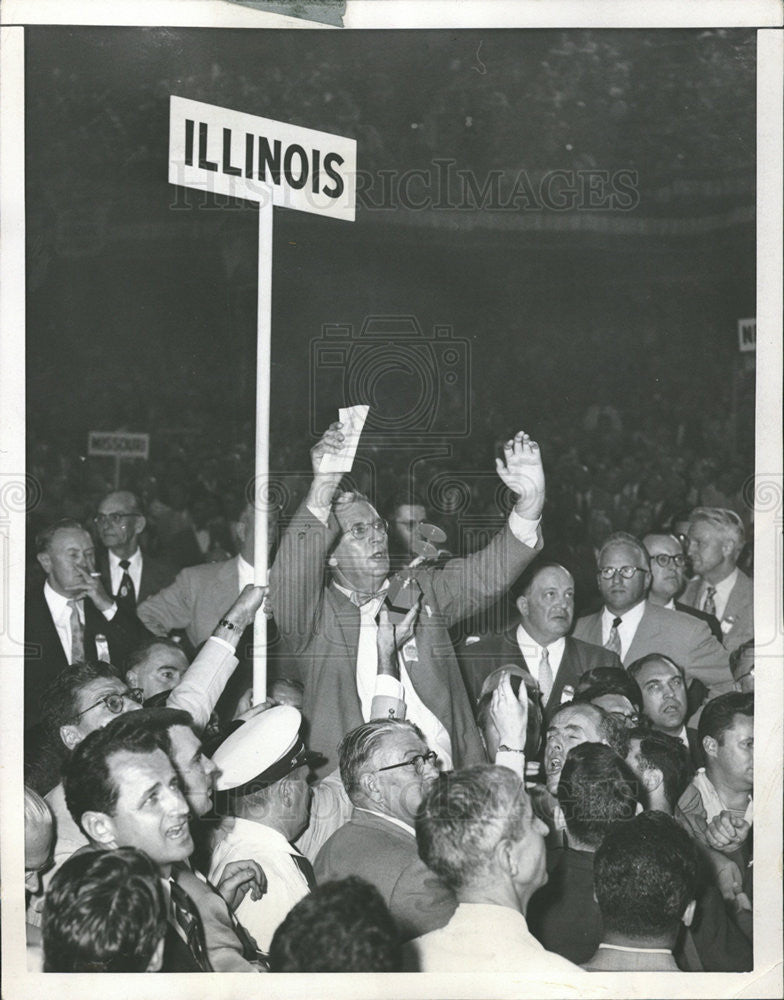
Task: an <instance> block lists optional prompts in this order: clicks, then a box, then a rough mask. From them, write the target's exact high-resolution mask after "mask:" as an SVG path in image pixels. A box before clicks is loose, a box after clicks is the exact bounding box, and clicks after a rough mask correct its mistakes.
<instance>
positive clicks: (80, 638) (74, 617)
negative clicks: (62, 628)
mask: <svg viewBox="0 0 784 1000" xmlns="http://www.w3.org/2000/svg"><path fill="white" fill-rule="evenodd" d="M68 607H69V608H70V609H71V661H70V662H71V663H80V662H81V661H82V660H83V659H84V626H83V625H82V620H81V618H80V617H79V601H77V600H70V601H69V602H68Z"/></svg>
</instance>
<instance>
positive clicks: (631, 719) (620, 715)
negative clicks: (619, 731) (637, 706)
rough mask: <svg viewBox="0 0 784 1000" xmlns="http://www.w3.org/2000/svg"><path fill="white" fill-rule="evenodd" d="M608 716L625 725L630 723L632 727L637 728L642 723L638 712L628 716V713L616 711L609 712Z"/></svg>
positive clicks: (630, 713)
mask: <svg viewBox="0 0 784 1000" xmlns="http://www.w3.org/2000/svg"><path fill="white" fill-rule="evenodd" d="M607 714H608V715H612V716H613V718H615V719H618V721H619V722H623V723H624V725H626V724H627V723H630V724H631V725H632V726H636V725H637V723H638V722H639V721H640V717H639V715H637V713H636V712H629V713H628V714H627V713H626V712H621V711H619V710H616V711H615V712H608V713H607Z"/></svg>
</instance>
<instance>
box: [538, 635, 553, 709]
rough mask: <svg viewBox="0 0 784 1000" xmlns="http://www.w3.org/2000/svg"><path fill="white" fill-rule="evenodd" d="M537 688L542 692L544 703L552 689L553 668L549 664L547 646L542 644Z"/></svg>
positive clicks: (544, 703)
mask: <svg viewBox="0 0 784 1000" xmlns="http://www.w3.org/2000/svg"><path fill="white" fill-rule="evenodd" d="M539 690H540V691H541V692H542V704H543V705H546V704H547V699H548V698H549V697H550V692H551V691H552V690H553V668H552V667H551V666H550V654H549V653H548V652H547V646H542V656H541V658H540V660H539Z"/></svg>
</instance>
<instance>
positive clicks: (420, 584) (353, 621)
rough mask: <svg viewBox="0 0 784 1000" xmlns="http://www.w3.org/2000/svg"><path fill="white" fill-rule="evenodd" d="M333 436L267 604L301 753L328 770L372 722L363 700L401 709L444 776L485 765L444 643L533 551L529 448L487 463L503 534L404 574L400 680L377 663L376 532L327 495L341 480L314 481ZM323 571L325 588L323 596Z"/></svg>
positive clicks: (532, 457)
mask: <svg viewBox="0 0 784 1000" xmlns="http://www.w3.org/2000/svg"><path fill="white" fill-rule="evenodd" d="M340 427H341V425H340V424H339V423H335V424H333V425H332V426H331V427H330V429H329V430H328V431H327V432H326V433H325V434H324V436H323V437H322V438H321V440H320V441H319V442H318V443H317V444H316V445H315V446H314V448H313V449H312V450H311V460H312V465H313V473H314V476H313V482H312V484H311V488H310V491H309V493H308V495H307V497H306V499H305V502H304V503H303V504H302V506H301V507H300V509H299V510H298V511H297V513H296V514H295V515H294V518H293V519H292V521H291V523H290V525H289V527H288V530H287V531H286V533H285V535H284V537H283V539H282V541H281V545H280V549H279V551H278V556H277V559H276V560H275V565H274V566H273V567H272V573H271V577H270V599H271V603H272V608H273V613H274V615H275V620H276V621H277V623H278V628H279V630H280V635H281V638H282V641H283V648H284V652H286V653H289V654H291V655H292V657H293V658H295V663H296V665H297V666H298V668H299V670H300V672H301V680H302V681H303V683H304V685H305V692H304V700H303V713H302V714H303V715H304V716H305V718H306V719H308V721H309V722H310V744H311V746H312V747H313V749H314V750H317V751H318V752H319V753H322V754H323V755H324V757H325V758H326V762H327V764H326V770H327V771H328V770H329V769H331V767H332V766H334V760H335V756H336V748H337V746H338V743H339V742H340V739H341V737H342V736H343V735H344V734H345V733H347V732H349V731H350V730H352V729H354V728H356V726H358V725H359V724H360V723H361V722H363V721H367V720H368V719H370V717H371V714H370V712H371V705H372V701H373V698H374V696H377V695H392V696H394V697H397V698H398V699H400V700H402V701H405V703H406V707H407V718H408V719H410V720H411V721H413V722H415V723H416V724H417V725H418V726H419V728H420V729H421V730H422V731H423V732H424V733H425V736H426V738H427V740H428V743H429V745H430V746H431V747H432V748H433V749H434V750H437V751H438V753H439V755H440V756H441V758H442V759H443V760H444V761H445V766H447V767H451V766H452V765H453V764H454V765H455V766H463V765H466V764H470V763H474V762H480V761H484V760H486V756H485V752H484V749H483V747H482V743H481V739H480V736H479V732H478V730H477V727H476V722H475V721H474V717H473V712H472V709H471V704H470V702H469V699H468V696H467V694H466V691H465V687H464V685H463V683H462V680H461V677H460V671H459V668H458V665H457V658H456V656H455V653H454V649H453V647H452V644H451V642H450V640H449V634H448V629H449V627H450V626H452V625H453V624H455V623H456V622H458V621H460V620H461V619H463V618H465V617H467V616H468V615H470V614H473V613H474V612H476V611H478V610H480V609H482V608H484V607H486V606H487V605H488V604H489V603H490V602H491V601H493V600H495V599H497V598H498V597H499V596H500V595H501V594H502V593H503V592H504V591H505V590H506V589H507V588H508V587H509V585H510V583H511V582H512V580H514V579H515V578H516V577H517V576H519V575H520V573H522V571H523V570H524V569H525V567H526V566H527V565H528V564H529V563H530V562H531V561H532V559H533V558H534V556H535V555H536V552H537V551H538V550H539V548H540V547H541V539H540V536H539V530H538V523H539V516H540V513H541V508H542V503H543V501H544V473H543V471H542V465H541V458H540V454H539V447H538V445H536V444H535V442H532V441H531V440H530V439H529V438H528V436H527V435H526V434H524V433H523V432H522V431H521V432H519V433H518V434H517V435H516V436H515V437H514V438H513V439H511V440H509V441H508V442H507V443H506V444H505V446H504V461H503V462H502V461H501V460H500V459H497V460H496V468H497V471H498V474H499V476H500V477H501V479H502V480H503V481H504V482H505V483H506V485H507V486H508V487H509V488H510V490H512V492H514V493H515V495H516V496H517V502H516V504H515V507H514V509H513V510H512V512H511V513H510V515H509V519H508V522H507V524H506V525H505V526H504V528H503V529H502V530H501V531H500V532H499V533H498V534H497V535H495V537H494V538H492V539H491V540H490V542H489V544H488V545H487V546H486V547H485V548H484V549H481V550H480V551H478V552H474V553H473V554H472V555H470V556H467V557H466V558H464V559H450V560H448V561H447V562H446V563H444V564H443V565H439V566H427V565H425V566H418V567H416V568H413V569H409V570H406V571H405V572H406V577H405V579H407V580H409V581H410V583H409V585H408V588H407V589H408V592H409V593H412V592H413V593H414V594H417V593H420V592H421V597H420V598H418V599H414V602H413V603H414V606H415V607H416V606H417V604H418V606H419V609H420V610H419V615H418V619H417V621H416V623H415V625H414V633H413V636H412V637H411V638H410V639H409V640H408V641H406V642H405V643H403V646H402V648H401V649H400V650H399V662H398V663H397V664H396V666H397V667H398V668H399V669H398V673H399V679H398V678H393V677H391V676H389V675H388V674H386V673H385V672H384V671H383V670H382V669H381V665H380V664H379V662H378V656H377V647H376V632H377V629H378V622H377V616H378V613H379V611H380V609H381V606H382V604H384V602H385V599H386V595H387V590H388V589H389V588H390V586H391V584H392V583H393V582H394V583H399V582H401V581H400V578H396V579H395V580H394V581H389V580H388V575H389V552H388V542H387V526H386V522H385V521H384V520H383V519H382V518H380V517H379V516H378V513H377V512H376V510H375V509H374V508H373V506H372V505H371V504H370V502H369V501H368V500H367V499H366V498H364V497H362V496H361V495H359V494H355V493H342V494H338V486H339V483H340V479H341V477H342V473H341V472H333V471H326V472H322V470H321V463H322V458H324V457H325V456H332V455H339V454H340V451H341V447H342V445H343V440H344V438H343V434H342V433H341V431H340ZM325 564H326V566H328V567H329V569H330V570H331V577H332V579H331V582H330V584H329V585H328V586H327V587H325V586H324V571H325Z"/></svg>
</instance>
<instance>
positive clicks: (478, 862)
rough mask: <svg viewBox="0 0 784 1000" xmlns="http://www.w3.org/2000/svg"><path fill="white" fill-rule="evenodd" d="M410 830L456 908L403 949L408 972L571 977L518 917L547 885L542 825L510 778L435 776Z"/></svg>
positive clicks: (471, 772)
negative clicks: (436, 927)
mask: <svg viewBox="0 0 784 1000" xmlns="http://www.w3.org/2000/svg"><path fill="white" fill-rule="evenodd" d="M416 831H417V842H418V844H419V852H420V855H421V857H422V858H423V860H424V861H425V863H426V864H427V866H428V867H429V868H430V869H432V870H433V871H434V872H435V873H436V874H437V875H438V876H439V877H440V878H441V880H442V881H443V882H444V883H445V884H446V885H447V886H449V888H450V889H451V890H452V891H453V892H454V893H455V895H456V897H457V902H458V905H457V909H456V910H455V913H454V915H453V916H452V919H451V920H450V921H449V923H448V924H447V925H446V927H442V928H440V929H439V930H434V931H431V932H430V933H428V934H425V935H423V936H421V937H418V938H416V940H414V941H412V942H411V943H410V945H408V946H407V948H406V963H405V964H406V966H407V967H408V968H409V969H418V970H420V971H422V972H525V973H526V975H527V976H536V975H540V976H548V977H549V976H552V975H555V976H558V977H563V976H566V977H568V978H571V977H572V975H573V974H574V973H575V971H576V966H574V965H572V963H571V962H568V961H567V960H566V959H564V958H561V957H560V956H559V955H555V954H553V953H552V952H548V951H546V950H545V949H544V948H543V947H542V945H541V944H540V943H539V942H538V941H537V940H536V938H534V936H533V935H532V934H531V933H530V931H529V930H528V925H527V923H526V920H525V911H526V908H527V906H528V900H529V899H530V898H531V896H532V895H533V893H534V892H535V891H536V890H537V889H538V888H539V887H540V886H542V885H544V883H545V882H546V881H547V871H546V866H545V846H544V834H545V833H546V832H547V828H546V827H545V825H544V823H542V821H541V820H539V819H537V818H536V816H535V815H534V812H533V809H532V808H531V802H530V800H529V798H528V795H527V794H526V791H525V789H524V787H523V784H522V782H521V781H520V779H519V778H518V777H517V775H515V774H513V773H512V771H510V770H509V769H508V768H505V767H497V766H492V765H487V764H484V765H478V766H476V767H469V768H466V769H465V770H463V771H456V772H452V773H449V774H440V775H439V776H438V778H437V779H436V780H435V782H434V783H433V784H432V785H431V787H430V789H429V790H428V792H427V794H426V795H425V798H424V800H423V802H422V806H421V809H420V812H419V815H418V817H417V822H416Z"/></svg>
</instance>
